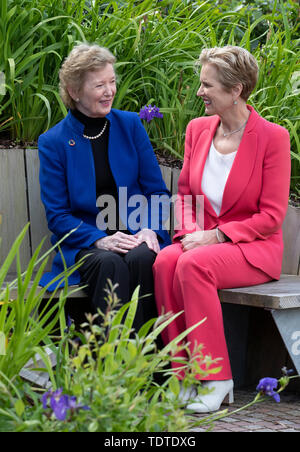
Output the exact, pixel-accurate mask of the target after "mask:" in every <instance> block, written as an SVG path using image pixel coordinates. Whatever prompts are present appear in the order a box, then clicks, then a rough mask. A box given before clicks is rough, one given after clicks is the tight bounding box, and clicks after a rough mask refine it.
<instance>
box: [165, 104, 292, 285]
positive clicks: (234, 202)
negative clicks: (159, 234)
mask: <svg viewBox="0 0 300 452" xmlns="http://www.w3.org/2000/svg"><path fill="white" fill-rule="evenodd" d="M247 108H248V109H249V110H250V112H251V113H250V116H249V120H248V122H247V125H246V128H245V131H244V135H243V138H242V141H241V143H240V146H239V148H238V152H237V155H236V157H235V160H234V163H233V166H232V168H231V171H230V174H229V176H228V179H227V183H226V185H225V190H224V195H223V201H222V207H221V211H220V215H219V216H218V215H217V214H216V213H215V211H214V209H213V208H212V206H211V204H210V202H209V201H208V199H207V198H206V197H205V196H204V229H205V230H208V229H214V228H215V227H217V226H218V227H219V228H220V230H221V231H223V232H224V234H226V235H227V236H228V237H229V238H230V239H231V241H232V242H233V243H234V244H237V245H238V246H239V247H240V249H241V251H242V252H243V254H244V256H245V258H246V259H247V261H248V262H249V263H250V264H252V265H253V266H255V267H257V268H260V269H261V270H263V271H264V272H265V273H267V274H268V275H269V276H270V277H272V278H274V279H279V277H280V271H281V264H282V254H283V240H282V229H281V227H282V223H283V220H284V217H285V214H286V211H287V206H288V198H289V186H290V167H291V162H290V140H289V134H288V131H287V130H286V129H284V128H283V127H281V126H279V125H277V124H273V123H270V122H268V121H266V120H265V119H263V118H262V117H261V116H260V115H259V114H258V113H257V112H256V111H255V110H254V109H253V108H252V107H251V106H249V105H248V106H247ZM219 122H220V118H219V117H218V116H217V115H216V116H211V117H202V118H196V119H194V120H192V121H191V122H190V123H189V124H188V127H187V132H186V143H185V156H184V164H183V168H182V171H181V174H180V177H179V181H178V198H179V200H182V198H183V196H184V195H199V194H200V195H203V192H202V190H201V180H202V173H203V169H204V165H205V161H206V158H207V155H208V152H209V149H210V145H211V142H212V139H213V136H214V134H215V132H216V129H217V126H218V124H219ZM181 206H182V203H177V207H176V216H177V217H178V216H181V215H182V212H181V210H182V207H181ZM190 209H191V211H192V212H191V213H192V215H195V212H194V211H193V209H194V208H193V207H190ZM194 230H195V229H194ZM187 232H192V231H191V229H188V227H187V225H185V224H182V226H181V228H180V230H176V231H175V235H174V238H173V240H174V241H176V238H178V237H179V236H181V235H183V234H186V233H187ZM228 270H230V269H228Z"/></svg>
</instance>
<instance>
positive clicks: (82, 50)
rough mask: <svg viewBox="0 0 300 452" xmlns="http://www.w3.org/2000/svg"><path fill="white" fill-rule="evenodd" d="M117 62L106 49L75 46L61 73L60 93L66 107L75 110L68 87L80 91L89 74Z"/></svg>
mask: <svg viewBox="0 0 300 452" xmlns="http://www.w3.org/2000/svg"><path fill="white" fill-rule="evenodd" d="M115 62H116V58H115V57H114V55H113V54H112V53H111V52H110V51H109V50H108V49H106V48H105V47H100V46H98V45H96V44H94V45H90V44H79V45H77V46H75V47H74V48H73V50H72V51H71V52H70V54H69V56H68V57H67V58H66V59H65V61H64V62H63V64H62V66H61V69H60V71H59V80H60V83H59V91H60V96H61V98H62V100H63V103H64V104H65V106H66V107H67V108H71V109H74V108H75V102H74V100H73V99H72V97H71V96H70V94H69V92H68V89H67V87H68V86H71V87H72V88H73V89H75V90H76V91H80V87H81V86H82V84H83V82H84V78H85V74H86V73H87V72H89V71H95V70H97V69H102V68H104V67H105V66H106V65H107V64H114V63H115Z"/></svg>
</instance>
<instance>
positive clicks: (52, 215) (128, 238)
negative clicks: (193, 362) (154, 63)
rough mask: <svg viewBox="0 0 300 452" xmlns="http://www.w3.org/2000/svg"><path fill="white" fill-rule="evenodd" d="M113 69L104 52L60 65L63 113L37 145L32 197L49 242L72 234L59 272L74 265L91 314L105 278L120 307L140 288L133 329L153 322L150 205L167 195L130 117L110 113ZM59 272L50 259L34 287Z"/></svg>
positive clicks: (158, 236) (157, 240) (88, 52)
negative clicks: (36, 193)
mask: <svg viewBox="0 0 300 452" xmlns="http://www.w3.org/2000/svg"><path fill="white" fill-rule="evenodd" d="M114 63H115V57H114V56H113V55H112V54H111V53H110V52H109V51H108V50H107V49H105V48H102V47H99V46H97V45H86V44H81V45H79V46H77V47H75V48H74V49H73V50H72V51H71V53H70V55H69V56H68V57H67V58H66V60H65V61H64V63H63V65H62V68H61V70H60V92H61V97H62V99H63V102H64V103H65V105H66V106H67V108H68V109H69V112H68V114H67V116H66V117H65V118H64V119H63V120H62V121H61V122H59V123H58V124H57V125H56V126H54V127H53V128H52V129H50V130H48V131H47V132H46V133H44V134H43V135H41V136H40V137H39V142H38V148H39V157H40V185H41V198H42V201H43V203H44V206H45V210H46V216H47V221H48V227H49V230H50V231H51V232H52V233H53V236H52V243H53V244H55V243H57V241H58V240H60V239H62V238H63V237H64V236H65V235H66V234H68V233H69V232H70V231H73V232H72V233H71V234H70V235H69V236H67V238H66V239H65V240H64V241H63V244H62V253H63V258H64V260H65V262H66V264H67V266H68V267H70V266H72V265H73V264H74V263H75V262H76V261H77V260H78V259H80V258H83V257H84V263H83V265H82V266H81V267H80V268H79V271H76V272H74V273H73V274H72V275H71V276H70V277H69V284H78V283H82V284H85V285H87V291H88V295H89V298H90V301H91V303H92V306H93V308H94V309H95V310H98V309H100V310H101V311H102V312H105V310H106V292H105V288H106V286H107V280H108V279H110V280H111V281H112V283H114V284H117V285H118V287H117V295H118V298H119V299H120V300H121V302H122V303H125V302H127V301H128V300H129V299H130V297H131V295H132V292H133V290H134V289H135V287H136V286H137V285H140V295H142V296H143V295H147V297H144V299H143V300H141V302H140V303H139V309H138V312H137V316H136V319H135V327H136V328H138V327H139V326H141V325H142V324H143V323H144V322H145V321H146V320H148V319H149V318H151V317H153V316H156V310H155V301H154V298H153V292H154V291H153V276H152V265H153V263H154V260H155V257H156V255H157V253H158V252H159V251H160V249H161V248H163V247H164V246H166V245H168V244H170V239H169V236H168V233H167V231H166V230H165V229H164V227H163V215H162V213H161V209H160V210H159V209H158V210H159V211H157V205H158V204H159V203H158V202H157V201H158V200H159V201H160V200H162V199H163V200H164V201H166V200H168V197H169V192H168V191H167V189H166V186H165V183H164V181H163V179H162V176H161V172H160V168H159V166H158V163H157V160H156V158H155V155H154V152H153V149H152V146H151V144H150V141H149V138H148V136H147V133H146V131H145V129H144V127H143V125H142V123H141V121H140V119H139V117H138V115H137V114H135V113H131V112H125V111H120V110H116V109H112V104H113V100H114V97H115V94H116V90H117V88H116V75H115V71H114ZM154 200H155V201H154ZM154 204H155V206H156V210H155V209H154V208H153V206H154ZM154 211H155V213H153V212H154ZM62 271H63V259H62V257H61V255H60V253H57V255H56V256H55V258H54V261H53V266H52V271H51V272H49V273H46V274H45V275H44V276H43V278H42V280H41V285H43V286H45V285H47V284H49V282H50V281H51V280H52V279H53V278H54V277H55V276H57V275H59V274H60V273H61V272H62ZM61 284H63V282H61ZM53 288H54V285H52V286H50V287H49V290H53Z"/></svg>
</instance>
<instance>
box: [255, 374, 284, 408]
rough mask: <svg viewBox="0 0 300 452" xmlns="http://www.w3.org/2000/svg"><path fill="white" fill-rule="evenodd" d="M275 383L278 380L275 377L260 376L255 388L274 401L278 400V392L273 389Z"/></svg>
mask: <svg viewBox="0 0 300 452" xmlns="http://www.w3.org/2000/svg"><path fill="white" fill-rule="evenodd" d="M277 385H278V381H277V379H276V378H269V377H266V378H262V379H261V380H260V381H259V383H258V386H257V388H256V390H257V391H259V392H261V393H263V394H266V395H268V396H271V397H273V399H274V400H275V401H276V402H280V395H279V394H278V392H276V391H274V389H276V388H277Z"/></svg>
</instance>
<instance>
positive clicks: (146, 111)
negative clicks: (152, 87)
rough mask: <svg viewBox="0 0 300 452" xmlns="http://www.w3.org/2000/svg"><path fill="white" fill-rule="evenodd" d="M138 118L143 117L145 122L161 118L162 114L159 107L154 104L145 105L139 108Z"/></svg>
mask: <svg viewBox="0 0 300 452" xmlns="http://www.w3.org/2000/svg"><path fill="white" fill-rule="evenodd" d="M139 114H140V118H141V119H145V120H146V121H147V122H150V121H152V119H153V118H163V114H162V113H160V111H159V108H158V107H156V105H153V107H152V105H151V104H150V105H145V106H144V107H143V108H141V110H140V113H139Z"/></svg>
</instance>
